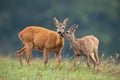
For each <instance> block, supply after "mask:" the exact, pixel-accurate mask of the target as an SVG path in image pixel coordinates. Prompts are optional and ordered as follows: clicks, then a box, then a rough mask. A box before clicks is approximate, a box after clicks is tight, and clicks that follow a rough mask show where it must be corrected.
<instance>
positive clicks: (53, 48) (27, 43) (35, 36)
mask: <svg viewBox="0 0 120 80" xmlns="http://www.w3.org/2000/svg"><path fill="white" fill-rule="evenodd" d="M55 19H56V18H55ZM56 20H57V19H56ZM65 21H66V20H64V23H65ZM58 23H59V22H58ZM55 24H56V23H55ZM66 24H67V23H66ZM57 27H58V28H59V25H57ZM61 27H64V28H65V27H66V26H61ZM19 38H20V40H21V41H22V42H23V44H24V47H23V48H22V49H21V50H19V51H18V53H17V55H18V59H19V62H20V64H21V65H22V58H21V57H22V55H23V53H26V61H27V64H28V65H30V56H31V53H32V50H33V49H34V50H42V51H43V56H44V64H45V65H46V64H47V62H48V53H49V52H55V56H56V59H57V60H58V63H59V66H60V62H61V50H62V48H63V46H64V38H63V37H62V36H60V35H59V34H58V33H57V32H56V31H52V30H49V29H46V28H43V27H38V26H28V27H26V28H25V29H23V30H22V31H20V32H19Z"/></svg>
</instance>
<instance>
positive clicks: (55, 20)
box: [53, 17, 59, 26]
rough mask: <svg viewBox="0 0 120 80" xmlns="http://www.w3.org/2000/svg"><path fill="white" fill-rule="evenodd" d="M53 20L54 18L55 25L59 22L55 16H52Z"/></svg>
mask: <svg viewBox="0 0 120 80" xmlns="http://www.w3.org/2000/svg"><path fill="white" fill-rule="evenodd" d="M53 20H54V23H55V25H56V26H57V25H58V23H59V21H58V20H57V18H56V17H54V18H53Z"/></svg>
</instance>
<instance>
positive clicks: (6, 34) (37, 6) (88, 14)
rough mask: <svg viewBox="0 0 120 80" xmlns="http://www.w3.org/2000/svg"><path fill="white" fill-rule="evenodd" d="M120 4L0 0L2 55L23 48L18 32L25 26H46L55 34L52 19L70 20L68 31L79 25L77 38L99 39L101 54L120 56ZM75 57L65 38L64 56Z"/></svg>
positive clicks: (85, 0)
mask: <svg viewBox="0 0 120 80" xmlns="http://www.w3.org/2000/svg"><path fill="white" fill-rule="evenodd" d="M119 4H120V0H0V54H1V55H6V54H13V55H14V54H15V53H16V51H17V50H19V49H20V48H22V47H23V44H22V42H21V41H20V40H19V38H18V33H19V31H21V30H22V29H24V28H25V27H26V26H29V25H36V26H43V27H45V28H48V29H51V30H55V31H56V27H55V24H54V23H53V17H56V18H57V19H58V20H59V21H60V22H62V21H63V20H64V19H65V18H69V22H68V25H67V28H68V27H69V26H71V25H72V24H78V25H79V28H78V29H77V31H76V32H75V34H76V37H83V36H86V35H95V36H96V37H98V39H99V40H100V45H99V55H101V54H105V55H106V56H109V55H114V53H116V52H117V53H120V37H119V35H120V5H119ZM35 54H37V55H39V52H35ZM73 54H74V53H73V50H72V49H70V45H69V43H68V41H67V40H66V39H65V46H64V49H63V51H62V55H64V56H68V55H69V56H73Z"/></svg>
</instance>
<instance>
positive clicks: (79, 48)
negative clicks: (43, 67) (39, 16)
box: [63, 24, 99, 70]
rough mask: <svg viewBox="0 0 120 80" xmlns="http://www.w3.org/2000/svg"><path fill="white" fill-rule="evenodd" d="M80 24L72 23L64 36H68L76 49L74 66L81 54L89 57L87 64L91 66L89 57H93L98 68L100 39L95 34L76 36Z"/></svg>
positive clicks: (96, 68) (95, 66) (95, 67)
mask: <svg viewBox="0 0 120 80" xmlns="http://www.w3.org/2000/svg"><path fill="white" fill-rule="evenodd" d="M77 27H78V25H76V24H74V25H72V26H71V27H70V28H69V29H68V31H66V32H64V34H63V36H64V37H65V38H67V39H68V40H69V42H70V45H71V47H72V48H73V50H74V54H75V58H74V67H75V66H76V62H77V60H78V58H79V56H86V57H87V65H88V67H89V68H90V62H89V58H90V59H92V61H93V63H94V70H98V65H99V57H98V45H99V40H98V39H97V38H96V37H94V36H93V35H89V36H85V37H83V38H77V39H76V38H75V35H74V32H75V31H76V29H77Z"/></svg>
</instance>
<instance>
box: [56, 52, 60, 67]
mask: <svg viewBox="0 0 120 80" xmlns="http://www.w3.org/2000/svg"><path fill="white" fill-rule="evenodd" d="M55 57H56V60H57V61H58V65H59V67H61V52H55Z"/></svg>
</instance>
